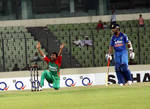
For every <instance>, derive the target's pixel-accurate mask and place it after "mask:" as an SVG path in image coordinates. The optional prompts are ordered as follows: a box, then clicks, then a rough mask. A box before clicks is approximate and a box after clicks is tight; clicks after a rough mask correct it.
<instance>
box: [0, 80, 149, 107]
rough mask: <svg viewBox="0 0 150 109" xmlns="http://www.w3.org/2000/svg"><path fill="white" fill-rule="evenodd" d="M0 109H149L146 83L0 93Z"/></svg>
mask: <svg viewBox="0 0 150 109" xmlns="http://www.w3.org/2000/svg"><path fill="white" fill-rule="evenodd" d="M0 109H150V83H135V84H133V85H132V86H123V87H120V86H117V85H110V86H108V87H105V86H90V87H74V88H61V90H58V91H55V90H53V89H45V90H44V91H41V92H31V91H7V92H0Z"/></svg>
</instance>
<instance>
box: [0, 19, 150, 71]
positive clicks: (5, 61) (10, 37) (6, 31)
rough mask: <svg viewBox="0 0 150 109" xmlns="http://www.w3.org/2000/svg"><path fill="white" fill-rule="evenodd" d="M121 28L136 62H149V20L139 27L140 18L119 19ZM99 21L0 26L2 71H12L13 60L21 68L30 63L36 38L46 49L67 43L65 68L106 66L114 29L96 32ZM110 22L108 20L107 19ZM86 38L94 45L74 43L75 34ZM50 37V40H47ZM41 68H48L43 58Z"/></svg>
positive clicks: (55, 48)
mask: <svg viewBox="0 0 150 109" xmlns="http://www.w3.org/2000/svg"><path fill="white" fill-rule="evenodd" d="M117 23H118V24H119V25H120V26H121V31H122V32H124V33H126V34H127V35H128V37H129V39H130V40H131V41H132V44H133V48H134V52H135V54H136V55H135V62H136V63H137V64H150V57H149V54H150V33H149V31H150V28H149V26H150V20H145V26H144V27H138V21H136V20H128V21H118V22H117ZM96 25H97V23H96V22H95V23H78V24H77V23H74V24H53V25H52V24H51V25H47V26H46V27H28V28H25V27H23V26H16V27H15V26H14V27H0V48H1V49H0V58H1V60H0V68H1V71H4V70H5V71H11V70H12V68H13V66H14V64H16V63H18V62H19V64H18V65H19V68H20V69H22V68H23V67H25V66H26V65H27V64H30V65H31V63H30V60H31V58H32V57H33V56H34V54H35V52H36V50H35V49H36V43H37V40H38V41H40V42H41V44H42V47H43V49H42V50H43V51H44V52H45V53H46V54H48V53H50V51H58V49H59V45H60V43H65V44H66V48H65V50H64V54H63V55H64V56H63V57H65V58H63V65H62V68H68V67H69V68H70V67H95V66H106V64H107V63H106V60H105V54H106V53H107V50H108V47H109V42H110V38H111V30H110V29H109V28H108V29H104V30H100V31H99V32H97V30H96ZM107 25H109V22H107ZM76 36H77V37H78V38H79V39H80V40H84V39H85V36H88V37H89V39H91V40H93V46H91V47H89V48H88V49H87V48H86V47H81V48H80V47H77V46H75V45H73V44H72V42H73V41H74V40H75V37H76ZM49 41H51V43H48V42H49ZM40 67H41V68H42V69H45V68H47V65H46V64H45V63H43V62H41V63H40Z"/></svg>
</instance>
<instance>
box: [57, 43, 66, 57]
mask: <svg viewBox="0 0 150 109" xmlns="http://www.w3.org/2000/svg"><path fill="white" fill-rule="evenodd" d="M64 46H65V44H64V43H62V44H61V45H60V50H59V53H58V56H61V55H62V51H63V48H64Z"/></svg>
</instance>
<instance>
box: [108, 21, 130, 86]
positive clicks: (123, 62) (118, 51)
mask: <svg viewBox="0 0 150 109" xmlns="http://www.w3.org/2000/svg"><path fill="white" fill-rule="evenodd" d="M112 32H113V36H112V39H111V42H110V47H109V53H108V54H109V55H108V58H110V59H111V58H112V57H111V54H112V51H113V48H114V50H115V53H114V61H115V71H116V75H117V78H118V84H119V85H121V86H122V85H125V83H126V82H127V83H128V84H129V85H131V84H132V77H131V72H130V70H129V69H128V51H127V49H126V44H127V45H128V48H129V53H130V56H131V55H132V54H133V47H132V44H131V41H130V40H128V37H127V35H126V34H124V33H122V32H120V26H119V25H118V24H114V25H112Z"/></svg>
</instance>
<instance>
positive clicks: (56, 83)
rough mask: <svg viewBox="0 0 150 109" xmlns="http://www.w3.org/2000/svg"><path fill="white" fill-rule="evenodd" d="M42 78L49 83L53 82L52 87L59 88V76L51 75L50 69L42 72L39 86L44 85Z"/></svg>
mask: <svg viewBox="0 0 150 109" xmlns="http://www.w3.org/2000/svg"><path fill="white" fill-rule="evenodd" d="M44 79H46V80H47V82H49V83H53V88H54V89H56V90H58V89H59V88H60V78H59V77H58V76H54V75H52V73H51V72H50V71H48V70H44V72H42V75H41V81H40V86H44Z"/></svg>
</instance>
